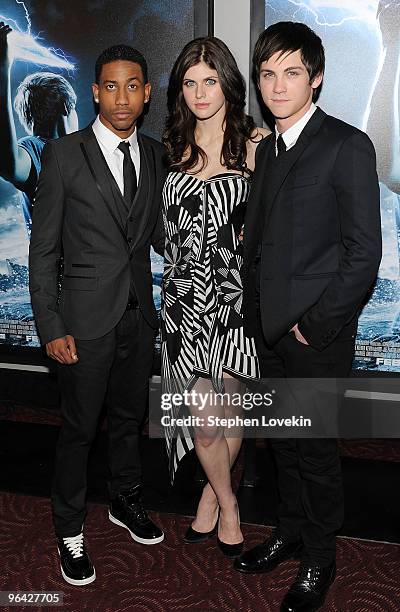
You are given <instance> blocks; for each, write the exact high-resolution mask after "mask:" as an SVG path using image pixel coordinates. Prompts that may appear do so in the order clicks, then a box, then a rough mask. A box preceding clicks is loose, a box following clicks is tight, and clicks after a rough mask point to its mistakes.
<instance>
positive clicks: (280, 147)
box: [276, 134, 286, 157]
mask: <svg viewBox="0 0 400 612" xmlns="http://www.w3.org/2000/svg"><path fill="white" fill-rule="evenodd" d="M276 146H277V148H278V157H279V155H281V154H282V153H285V152H286V145H285V141H284V140H283V138H282V134H279V136H278V138H277V139H276Z"/></svg>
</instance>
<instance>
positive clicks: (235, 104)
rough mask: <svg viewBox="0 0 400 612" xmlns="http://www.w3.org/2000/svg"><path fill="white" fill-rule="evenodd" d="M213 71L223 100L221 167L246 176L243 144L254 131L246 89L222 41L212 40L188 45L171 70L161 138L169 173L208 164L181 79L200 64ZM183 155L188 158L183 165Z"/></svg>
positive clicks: (244, 147)
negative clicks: (215, 73)
mask: <svg viewBox="0 0 400 612" xmlns="http://www.w3.org/2000/svg"><path fill="white" fill-rule="evenodd" d="M201 61H203V62H205V63H206V64H207V66H209V67H210V68H212V69H213V70H216V71H217V73H218V77H219V80H220V84H221V89H222V92H223V94H224V96H225V100H226V114H225V120H224V141H223V144H222V149H221V164H222V165H224V166H226V168H227V169H229V170H240V171H242V172H244V171H246V172H249V171H248V170H247V168H246V156H247V149H246V142H247V140H249V139H250V138H251V136H252V132H253V130H254V128H255V125H254V121H253V119H252V117H249V116H248V115H246V114H245V112H244V108H245V103H246V86H245V82H244V79H243V77H242V75H241V74H240V72H239V68H238V67H237V64H236V62H235V59H234V57H233V55H232V53H231V52H230V51H229V49H228V47H227V46H226V45H225V43H223V42H222V40H219V38H215V37H213V36H209V37H205V38H196V39H195V40H192V41H191V42H189V43H188V44H187V45H186V46H185V47H184V49H183V51H182V52H181V54H180V55H179V57H178V59H177V60H176V62H175V64H174V67H173V68H172V72H171V76H170V79H169V86H168V94H167V96H168V113H169V114H168V117H167V122H166V128H165V131H164V135H163V142H164V143H165V145H166V147H167V152H168V161H169V164H170V167H171V169H173V170H177V171H181V172H187V171H188V170H191V169H192V168H194V167H195V166H196V164H197V163H198V161H199V157H200V158H201V159H202V162H203V163H202V167H201V169H203V168H204V167H205V165H206V163H207V156H206V154H205V152H204V151H203V150H202V149H201V148H200V147H199V146H198V145H197V144H196V142H195V136H194V131H195V127H196V117H195V115H194V114H193V113H192V112H191V111H190V110H189V108H188V107H187V105H186V102H185V100H184V97H183V91H182V86H183V79H184V76H185V74H186V72H187V70H188V69H189V68H191V67H192V66H196V65H197V64H198V63H199V62H201ZM186 151H189V152H190V154H189V157H188V158H187V159H185V161H182V158H183V156H184V154H185V152H186Z"/></svg>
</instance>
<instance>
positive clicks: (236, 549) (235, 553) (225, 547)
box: [217, 538, 244, 559]
mask: <svg viewBox="0 0 400 612" xmlns="http://www.w3.org/2000/svg"><path fill="white" fill-rule="evenodd" d="M217 543H218V547H219V549H220V551H221V552H222V553H223V554H224V555H225V557H228V559H236V557H239V556H240V555H241V554H242V551H243V544H244V542H239V544H226V542H222V540H220V539H219V538H217Z"/></svg>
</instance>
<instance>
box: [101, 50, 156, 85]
mask: <svg viewBox="0 0 400 612" xmlns="http://www.w3.org/2000/svg"><path fill="white" fill-rule="evenodd" d="M118 60H125V61H127V62H135V64H139V66H140V67H141V69H142V73H143V78H144V82H145V83H147V82H148V74H147V62H146V60H145V58H144V56H143V55H142V54H141V53H140V51H138V50H137V49H134V48H133V47H130V46H129V45H114V46H113V47H108V49H105V50H104V51H102V53H100V55H99V57H98V58H97V60H96V64H95V69H94V72H95V77H94V78H95V82H96V83H98V82H99V80H100V75H101V69H102V68H103V66H104V64H110V63H111V62H116V61H118Z"/></svg>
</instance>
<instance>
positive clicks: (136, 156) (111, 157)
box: [92, 115, 140, 195]
mask: <svg viewBox="0 0 400 612" xmlns="http://www.w3.org/2000/svg"><path fill="white" fill-rule="evenodd" d="M92 129H93V132H94V135H95V136H96V139H97V142H98V143H99V146H100V149H101V151H102V153H103V155H104V157H105V160H106V162H107V164H108V167H109V168H110V171H111V173H112V175H113V177H114V178H115V180H116V181H117V185H118V187H119V188H120V191H121V193H122V195H124V154H123V153H122V151H120V150H119V149H118V145H119V143H120V142H129V144H130V145H131V146H130V149H129V151H130V153H131V158H132V161H133V163H134V166H135V170H136V179H137V181H138V182H139V174H140V151H139V144H138V139H137V130H136V128H135V131H134V132H133V134H131V135H130V136H129V138H125V139H123V138H120V137H119V136H117V135H116V134H114V132H112V131H111V130H109V129H108V127H106V126H105V125H104V124H103V123H102V122H101V121H100V118H99V116H98V115H97V117H96V119H95V121H94V122H93V125H92Z"/></svg>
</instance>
